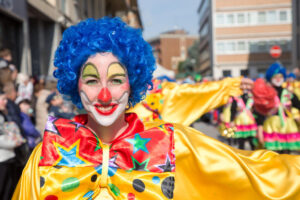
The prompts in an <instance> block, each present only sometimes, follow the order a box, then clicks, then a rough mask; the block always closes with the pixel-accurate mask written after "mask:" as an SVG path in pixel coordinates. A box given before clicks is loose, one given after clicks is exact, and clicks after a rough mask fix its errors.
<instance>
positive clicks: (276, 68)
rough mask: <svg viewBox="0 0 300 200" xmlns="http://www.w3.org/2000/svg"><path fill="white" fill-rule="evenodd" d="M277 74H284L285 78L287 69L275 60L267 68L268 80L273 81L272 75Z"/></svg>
mask: <svg viewBox="0 0 300 200" xmlns="http://www.w3.org/2000/svg"><path fill="white" fill-rule="evenodd" d="M276 74H282V75H283V77H284V79H285V78H286V70H285V68H284V67H283V66H282V65H281V64H280V63H279V62H274V63H273V64H272V65H270V67H269V68H268V69H267V72H266V79H267V81H271V79H272V77H273V76H274V75H276Z"/></svg>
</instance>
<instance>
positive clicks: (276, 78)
mask: <svg viewBox="0 0 300 200" xmlns="http://www.w3.org/2000/svg"><path fill="white" fill-rule="evenodd" d="M283 82H284V78H283V76H282V74H276V75H274V76H273V77H272V79H271V83H272V84H273V85H274V86H276V87H280V86H281V85H282V84H283Z"/></svg>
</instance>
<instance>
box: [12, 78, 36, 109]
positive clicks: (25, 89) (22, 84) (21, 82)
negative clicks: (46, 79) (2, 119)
mask: <svg viewBox="0 0 300 200" xmlns="http://www.w3.org/2000/svg"><path fill="white" fill-rule="evenodd" d="M17 83H18V94H19V95H18V97H17V99H16V103H17V104H18V103H19V102H21V101H22V100H23V99H28V100H31V98H32V93H33V83H32V81H30V79H29V76H28V75H26V74H21V73H20V74H18V77H17Z"/></svg>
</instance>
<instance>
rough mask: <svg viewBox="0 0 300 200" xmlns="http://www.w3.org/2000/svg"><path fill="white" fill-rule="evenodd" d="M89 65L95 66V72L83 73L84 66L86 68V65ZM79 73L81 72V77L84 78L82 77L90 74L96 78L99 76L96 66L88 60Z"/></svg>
mask: <svg viewBox="0 0 300 200" xmlns="http://www.w3.org/2000/svg"><path fill="white" fill-rule="evenodd" d="M89 65H91V66H92V67H94V68H95V70H96V72H97V74H91V73H86V74H83V72H84V70H85V68H86V67H87V66H89ZM81 74H82V77H83V78H84V77H87V76H92V77H96V78H99V77H100V75H99V72H98V69H97V67H96V66H95V65H94V64H93V63H90V62H88V63H86V64H85V65H84V67H83V69H82V72H81Z"/></svg>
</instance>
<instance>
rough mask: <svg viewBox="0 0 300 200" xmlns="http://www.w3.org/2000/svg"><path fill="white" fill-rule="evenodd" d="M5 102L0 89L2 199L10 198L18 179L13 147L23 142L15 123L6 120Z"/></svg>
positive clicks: (0, 179) (0, 180)
mask: <svg viewBox="0 0 300 200" xmlns="http://www.w3.org/2000/svg"><path fill="white" fill-rule="evenodd" d="M6 103H7V98H6V94H5V93H4V91H2V90H1V89H0V197H1V199H3V200H8V199H11V195H12V193H13V191H14V188H15V185H16V183H17V181H18V177H17V176H16V173H15V169H16V160H15V157H16V155H15V152H14V148H15V147H17V146H19V145H21V144H22V143H23V138H22V137H21V135H20V130H19V129H18V127H17V125H16V124H15V123H14V122H8V118H7V115H6V113H7V110H6Z"/></svg>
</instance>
